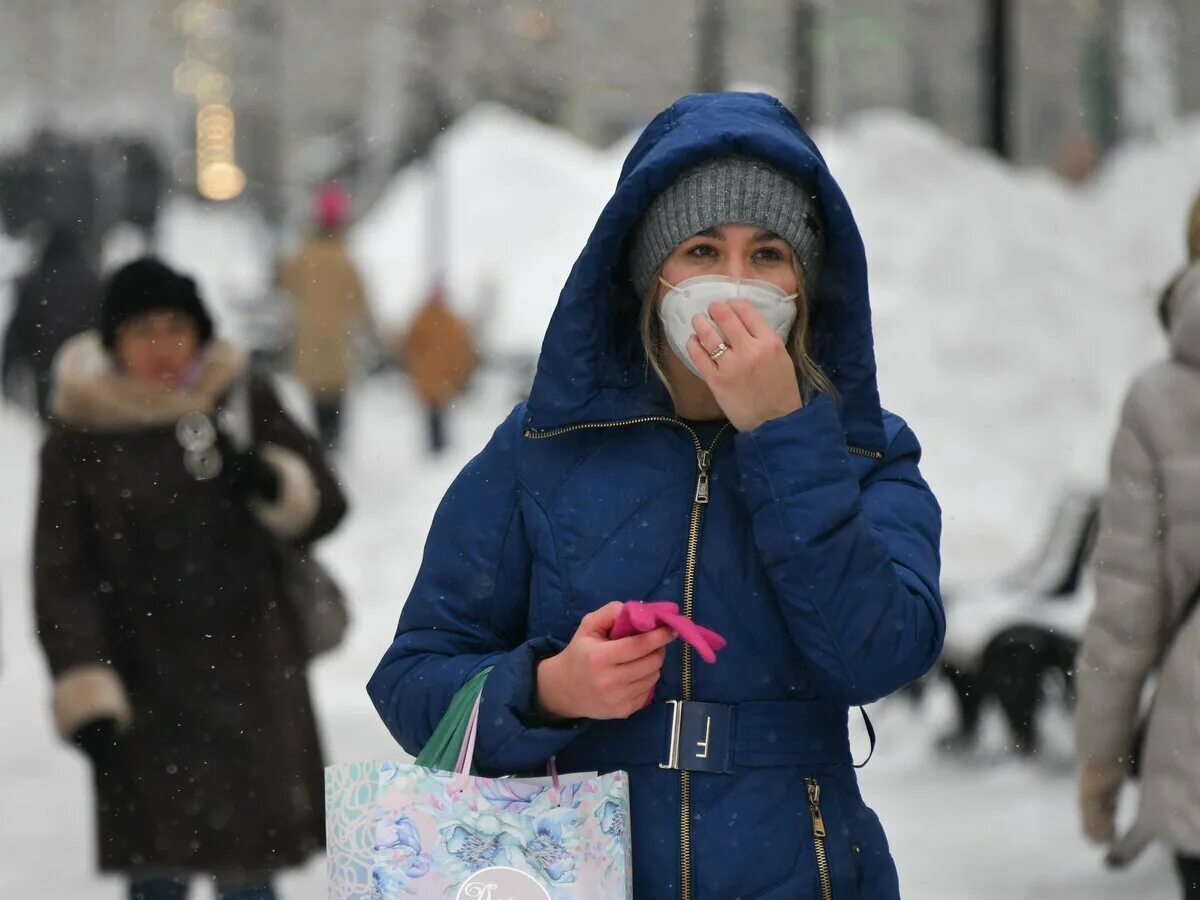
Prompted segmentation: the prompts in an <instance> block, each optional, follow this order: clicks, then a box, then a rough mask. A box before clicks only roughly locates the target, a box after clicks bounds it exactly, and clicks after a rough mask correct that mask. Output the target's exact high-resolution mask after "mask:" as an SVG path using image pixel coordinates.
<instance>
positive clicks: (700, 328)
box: [692, 313, 726, 355]
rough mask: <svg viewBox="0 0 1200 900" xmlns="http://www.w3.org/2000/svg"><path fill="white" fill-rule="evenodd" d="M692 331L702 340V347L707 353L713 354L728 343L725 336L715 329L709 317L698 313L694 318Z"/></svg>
mask: <svg viewBox="0 0 1200 900" xmlns="http://www.w3.org/2000/svg"><path fill="white" fill-rule="evenodd" d="M692 331H693V332H695V334H696V337H697V338H699V339H700V347H701V349H703V350H704V352H705V353H708V354H710V355H711V354H712V353H713V352H714V351H715V350H716V349H717V348H718V347H720V346H721V344H723V343H726V341H725V336H724V335H723V334H722V333H721V332H720V331H718V330H717V329H716V328H715V327H713V323H712V322H711V321H709V318H708V316H705V315H702V314H701V313H696V315H694V316H692Z"/></svg>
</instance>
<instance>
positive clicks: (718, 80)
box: [696, 0, 725, 93]
mask: <svg viewBox="0 0 1200 900" xmlns="http://www.w3.org/2000/svg"><path fill="white" fill-rule="evenodd" d="M696 31H697V40H696V87H697V89H698V90H699V91H701V92H702V93H711V92H715V91H723V90H725V0H700V24H699V27H698V28H697V29H696Z"/></svg>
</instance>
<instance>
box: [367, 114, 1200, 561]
mask: <svg viewBox="0 0 1200 900" xmlns="http://www.w3.org/2000/svg"><path fill="white" fill-rule="evenodd" d="M817 140H818V143H819V144H820V146H821V147H822V149H823V151H824V152H825V154H826V156H827V158H828V159H829V162H830V166H831V167H832V169H833V171H834V173H835V174H836V175H837V177H838V178H839V180H840V181H841V183H842V184H843V187H844V188H845V190H846V193H847V195H848V197H849V200H850V203H851V206H852V207H853V209H854V210H855V214H856V216H857V217H858V220H859V223H860V225H861V226H862V230H863V234H864V237H865V240H866V245H867V248H868V256H869V261H870V266H871V286H872V296H873V303H874V308H875V328H876V334H877V337H878V354H879V364H880V378H881V392H882V394H883V398H884V402H885V404H886V405H888V406H889V407H891V408H894V409H896V410H897V411H899V412H900V413H902V414H903V415H904V416H905V417H906V418H907V419H909V421H910V422H911V423H912V424H913V426H914V427H915V428H916V430H917V432H918V434H919V435H920V436H921V438H922V440H923V443H924V444H925V445H926V450H927V452H926V462H925V468H926V472H927V474H928V477H929V479H930V481H931V483H933V485H934V487H935V488H936V489H937V491H938V493H939V496H940V498H941V499H942V501H943V505H944V507H945V511H946V541H945V553H946V560H947V570H948V572H949V573H950V574H951V575H952V576H953V575H955V574H957V573H958V572H960V571H979V570H981V569H982V570H986V569H994V568H996V567H1002V566H1004V565H1005V564H1006V563H1007V561H1008V560H1010V559H1011V558H1012V557H1013V556H1014V555H1019V554H1020V553H1022V552H1025V551H1026V550H1027V549H1028V546H1029V542H1030V540H1032V537H1033V535H1034V533H1036V532H1037V531H1038V530H1039V529H1040V525H1041V520H1042V519H1043V518H1044V517H1046V516H1048V515H1049V513H1050V506H1051V504H1052V501H1053V499H1054V495H1055V494H1056V493H1057V492H1058V491H1059V490H1061V489H1062V488H1063V487H1064V486H1066V485H1069V484H1077V483H1083V484H1089V483H1099V482H1100V481H1101V480H1102V478H1103V475H1104V466H1105V459H1106V456H1107V448H1108V443H1109V439H1110V437H1111V433H1112V428H1113V422H1114V417H1115V415H1116V411H1117V409H1118V407H1119V403H1120V398H1121V396H1122V393H1123V391H1124V389H1125V387H1126V386H1127V384H1128V382H1129V379H1130V378H1131V377H1132V375H1133V373H1134V372H1135V371H1136V370H1137V369H1139V368H1140V367H1142V366H1143V365H1144V364H1145V363H1146V362H1148V361H1149V360H1150V359H1152V358H1153V357H1154V356H1155V355H1156V354H1158V353H1160V352H1161V351H1162V346H1163V345H1162V342H1161V338H1160V336H1159V335H1158V334H1157V326H1156V325H1155V322H1154V319H1153V316H1152V314H1151V310H1152V307H1153V299H1154V294H1155V292H1156V291H1157V289H1158V287H1159V286H1160V285H1161V284H1162V283H1163V281H1164V280H1165V279H1166V277H1167V276H1168V275H1169V274H1170V272H1171V270H1172V268H1173V267H1174V266H1176V265H1178V264H1179V262H1180V261H1181V256H1180V255H1181V253H1182V237H1181V235H1182V225H1181V222H1182V220H1183V215H1184V211H1185V209H1186V206H1187V202H1188V199H1189V197H1190V196H1191V193H1192V191H1193V189H1194V188H1195V187H1196V186H1197V181H1198V178H1197V175H1196V174H1195V172H1194V171H1193V168H1194V163H1193V162H1192V161H1193V160H1195V159H1196V158H1198V157H1200V126H1196V125H1193V126H1192V127H1190V128H1181V129H1180V130H1179V131H1178V133H1177V134H1175V135H1173V136H1172V138H1171V139H1170V140H1169V141H1166V142H1163V143H1160V144H1156V145H1148V146H1141V147H1135V148H1131V149H1129V150H1127V151H1125V152H1124V153H1121V154H1119V155H1118V156H1117V157H1116V158H1115V159H1113V160H1112V162H1111V163H1110V164H1109V165H1108V166H1107V168H1106V170H1105V172H1104V173H1103V174H1102V176H1101V177H1100V178H1099V179H1098V180H1097V182H1096V183H1095V185H1094V186H1092V187H1090V188H1087V189H1083V190H1081V189H1078V188H1075V187H1072V186H1070V185H1068V184H1066V183H1064V182H1062V181H1061V180H1059V179H1058V178H1056V177H1055V176H1053V175H1051V174H1049V173H1045V172H1041V171H1030V170H1017V169H1012V168H1010V167H1008V166H1006V165H1004V164H1002V163H1000V162H998V161H997V160H995V159H993V158H992V157H991V156H989V155H988V154H986V153H983V152H981V151H978V150H974V149H971V148H966V147H963V146H962V145H960V144H957V143H956V142H954V141H953V140H951V139H949V138H947V137H946V136H944V135H942V134H941V133H940V132H938V131H936V130H935V129H934V128H932V127H931V126H928V125H926V124H923V123H921V122H918V121H916V120H913V119H911V118H909V117H907V116H905V115H903V114H901V113H894V112H873V113H868V114H865V115H863V116H861V117H859V118H857V119H855V120H854V121H852V122H851V123H849V124H848V125H846V126H844V127H842V128H838V129H832V130H826V131H823V132H819V133H818V134H817ZM626 149H627V147H626V146H624V145H622V146H621V147H619V148H613V149H612V150H610V151H605V152H596V151H593V150H591V149H589V148H588V147H586V146H585V145H583V144H580V143H579V142H577V141H575V140H573V139H572V138H570V137H567V136H565V135H563V134H562V133H560V132H556V131H554V130H552V129H549V128H547V127H546V126H544V125H540V124H537V123H534V122H531V121H529V120H527V119H523V118H522V117H520V116H519V115H517V114H515V113H513V112H511V111H508V110H503V109H500V108H497V107H481V108H479V109H477V110H476V111H475V112H474V113H472V114H471V115H469V116H467V117H466V118H464V119H463V120H461V121H460V122H458V123H457V124H455V125H454V126H453V127H452V128H451V129H450V130H449V131H448V132H447V133H446V134H445V136H444V137H443V139H442V144H441V150H440V154H441V160H442V173H443V179H444V182H445V185H446V188H445V189H446V191H447V194H448V197H449V216H448V218H449V221H448V224H447V226H446V229H445V230H446V232H447V233H448V234H449V235H450V237H449V239H448V240H446V241H444V242H443V243H444V244H446V245H448V246H439V248H438V249H439V251H440V252H443V253H445V254H446V255H447V258H448V260H449V287H450V292H451V295H452V297H453V298H454V300H455V301H456V302H457V303H458V305H459V307H460V308H461V309H463V310H464V311H466V312H468V314H470V313H471V312H472V311H473V310H474V309H476V308H477V305H478V304H479V302H480V301H479V300H478V294H479V291H480V290H481V286H482V285H485V284H487V283H489V282H492V283H494V285H495V287H496V290H497V292H498V299H497V305H496V308H495V310H494V314H493V315H492V316H491V317H489V318H488V319H487V320H486V321H487V327H488V330H487V332H486V333H485V335H484V340H485V342H486V344H487V346H489V347H490V348H491V349H493V350H495V349H500V350H504V351H521V352H525V353H533V352H535V351H536V350H537V348H538V347H539V346H540V341H541V337H542V334H543V331H544V328H545V325H546V323H547V322H548V320H549V317H550V314H551V312H552V311H553V308H554V305H555V303H556V301H557V297H558V292H559V290H560V289H561V287H562V284H563V281H564V280H565V278H566V275H567V273H568V272H569V270H570V267H571V264H572V263H573V262H574V260H575V257H576V256H577V254H578V253H579V251H580V249H581V248H582V246H583V242H584V241H585V239H586V237H587V234H588V233H589V231H590V228H591V226H592V224H593V223H594V221H595V218H596V216H597V215H598V213H599V211H600V209H601V208H602V206H603V204H604V202H605V201H606V200H607V198H608V196H609V194H610V192H611V190H612V186H613V185H614V183H615V180H616V176H617V172H618V170H619V166H620V163H621V159H622V157H623V155H624V151H625V150H626ZM429 190H430V181H429V177H428V174H427V171H426V170H425V169H424V168H422V167H420V166H414V167H411V168H409V169H408V170H406V171H405V172H403V173H402V174H401V175H400V176H399V177H398V178H397V179H396V181H395V183H394V184H393V186H392V187H391V189H390V190H389V192H388V193H387V195H386V196H385V199H384V200H383V201H382V202H381V203H380V204H379V206H378V207H377V208H376V209H375V210H373V211H372V213H371V214H370V215H369V216H368V217H367V218H366V219H364V220H363V221H362V222H361V223H360V224H359V226H358V227H357V229H356V232H355V234H354V238H353V246H354V249H355V252H356V254H357V256H358V258H359V259H360V260H361V262H362V265H363V267H364V270H365V275H366V278H367V280H368V285H369V286H370V287H371V288H372V289H373V291H374V294H375V299H376V302H377V304H378V305H379V307H380V314H381V318H383V319H384V320H385V321H388V322H389V323H391V324H401V323H403V321H404V320H406V319H407V317H408V316H409V315H410V314H411V312H412V310H413V309H414V308H415V306H416V304H417V303H419V301H420V299H421V297H422V295H423V293H424V291H425V290H426V288H427V285H428V283H429V277H430V271H431V262H430V260H431V257H432V254H433V249H432V245H431V241H433V240H437V239H436V238H431V237H430V236H429V235H428V233H427V232H428V229H427V227H426V222H427V221H428V219H429V216H428V203H429Z"/></svg>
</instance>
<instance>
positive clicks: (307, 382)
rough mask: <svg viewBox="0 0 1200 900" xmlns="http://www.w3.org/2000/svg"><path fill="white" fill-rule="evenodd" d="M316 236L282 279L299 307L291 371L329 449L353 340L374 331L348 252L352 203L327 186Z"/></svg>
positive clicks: (337, 433)
mask: <svg viewBox="0 0 1200 900" xmlns="http://www.w3.org/2000/svg"><path fill="white" fill-rule="evenodd" d="M315 212H316V220H317V226H318V230H317V233H316V234H315V235H314V236H313V237H312V238H310V239H309V240H308V241H306V242H305V243H304V245H303V246H302V247H301V248H300V250H299V252H298V253H297V254H296V255H295V256H294V257H293V258H292V259H291V260H290V261H288V262H287V263H286V264H285V265H284V267H283V269H282V270H281V272H280V275H279V286H280V287H281V288H282V289H283V290H284V291H285V292H286V293H287V294H288V295H289V296H290V297H291V298H292V301H293V302H294V304H295V312H294V319H293V323H294V332H293V335H292V353H291V367H290V368H291V372H292V374H293V375H294V376H295V378H296V380H297V381H299V382H300V383H301V384H303V385H304V386H305V387H306V388H308V391H309V393H310V394H311V395H312V398H313V408H314V411H315V413H316V420H317V431H318V433H319V434H320V436H321V440H322V442H323V443H324V445H325V448H326V449H327V450H333V449H336V446H337V443H338V439H339V437H340V433H341V428H340V422H341V413H342V404H343V400H344V397H345V394H346V389H347V387H348V386H349V384H350V377H351V374H352V366H351V359H350V354H351V338H352V336H353V335H354V333H355V332H357V331H361V330H370V329H371V327H372V326H371V316H370V310H369V307H368V305H367V299H366V293H365V291H364V290H363V284H362V279H361V278H360V277H359V273H358V269H357V267H356V266H355V265H354V262H353V261H352V260H351V259H350V254H349V253H348V252H347V250H346V242H345V239H344V229H345V225H346V218H347V215H348V212H349V198H348V197H347V196H346V194H345V192H344V191H343V190H342V189H341V188H338V187H337V186H335V185H327V186H326V187H325V188H323V189H322V190H321V191H320V192H319V193H318V194H317V199H316V210H315Z"/></svg>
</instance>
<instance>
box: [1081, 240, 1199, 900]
mask: <svg viewBox="0 0 1200 900" xmlns="http://www.w3.org/2000/svg"><path fill="white" fill-rule="evenodd" d="M1168 321H1169V323H1170V346H1171V353H1170V357H1169V358H1168V359H1166V360H1164V361H1162V362H1160V363H1157V364H1155V365H1153V366H1151V367H1150V368H1149V369H1147V370H1146V371H1145V372H1143V373H1142V374H1141V375H1140V376H1139V377H1138V378H1137V380H1136V381H1135V382H1134V384H1133V386H1132V388H1131V389H1130V391H1129V395H1128V397H1127V398H1126V401H1125V406H1124V410H1123V412H1122V414H1121V422H1120V426H1119V428H1118V430H1117V435H1116V438H1115V440H1114V443H1113V448H1112V464H1111V480H1110V482H1109V487H1108V492H1107V494H1106V496H1105V499H1104V504H1103V507H1102V509H1101V529H1100V537H1099V542H1098V544H1097V548H1096V592H1097V593H1096V608H1095V609H1094V610H1093V612H1092V615H1091V618H1090V620H1089V622H1088V626H1087V630H1086V632H1085V634H1084V640H1083V648H1082V651H1081V654H1080V661H1079V672H1078V680H1079V706H1078V722H1077V738H1078V744H1079V754H1080V761H1081V775H1080V808H1081V814H1082V819H1083V828H1084V832H1085V833H1086V835H1087V836H1088V837H1089V838H1090V839H1092V840H1093V841H1095V842H1097V843H1100V844H1105V845H1107V846H1108V847H1109V859H1110V862H1112V863H1114V864H1122V863H1125V862H1128V861H1130V860H1132V859H1133V857H1135V856H1136V855H1137V854H1138V853H1139V852H1140V851H1141V850H1142V849H1143V848H1144V847H1145V846H1146V845H1147V844H1148V843H1150V842H1151V841H1152V840H1160V841H1162V842H1164V843H1166V844H1167V845H1168V846H1169V847H1171V848H1172V850H1174V852H1175V854H1176V856H1177V863H1178V869H1179V873H1180V877H1181V880H1182V881H1183V883H1184V886H1185V887H1184V890H1185V893H1184V896H1185V897H1186V898H1200V615H1195V614H1193V615H1191V616H1187V617H1186V619H1185V616H1184V612H1185V607H1186V605H1187V601H1188V598H1189V596H1190V595H1191V594H1192V593H1193V591H1194V590H1196V588H1197V586H1198V585H1200V264H1193V265H1192V266H1191V268H1190V269H1188V270H1187V271H1186V272H1185V273H1184V275H1183V276H1182V277H1181V278H1180V279H1179V280H1178V281H1177V282H1176V284H1175V287H1174V289H1173V290H1172V291H1171V293H1170V296H1169V303H1168ZM1181 620H1184V621H1181ZM1152 672H1157V686H1156V688H1155V690H1156V696H1155V701H1154V705H1153V711H1152V714H1151V716H1150V720H1149V727H1148V731H1147V733H1146V739H1145V744H1144V746H1143V748H1142V751H1141V783H1140V792H1139V798H1138V810H1137V816H1136V819H1135V821H1134V823H1133V825H1132V826H1131V827H1130V828H1129V829H1128V830H1127V831H1125V832H1124V833H1123V834H1119V835H1118V833H1117V830H1116V827H1115V813H1116V805H1117V797H1118V794H1119V793H1120V790H1121V787H1122V785H1123V784H1124V782H1125V780H1126V779H1127V778H1128V776H1129V763H1130V754H1131V751H1132V749H1133V741H1134V732H1135V727H1136V723H1137V720H1138V715H1139V701H1140V699H1141V697H1142V691H1143V687H1144V685H1145V684H1146V683H1147V679H1148V678H1149V677H1150V675H1151V673H1152Z"/></svg>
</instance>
